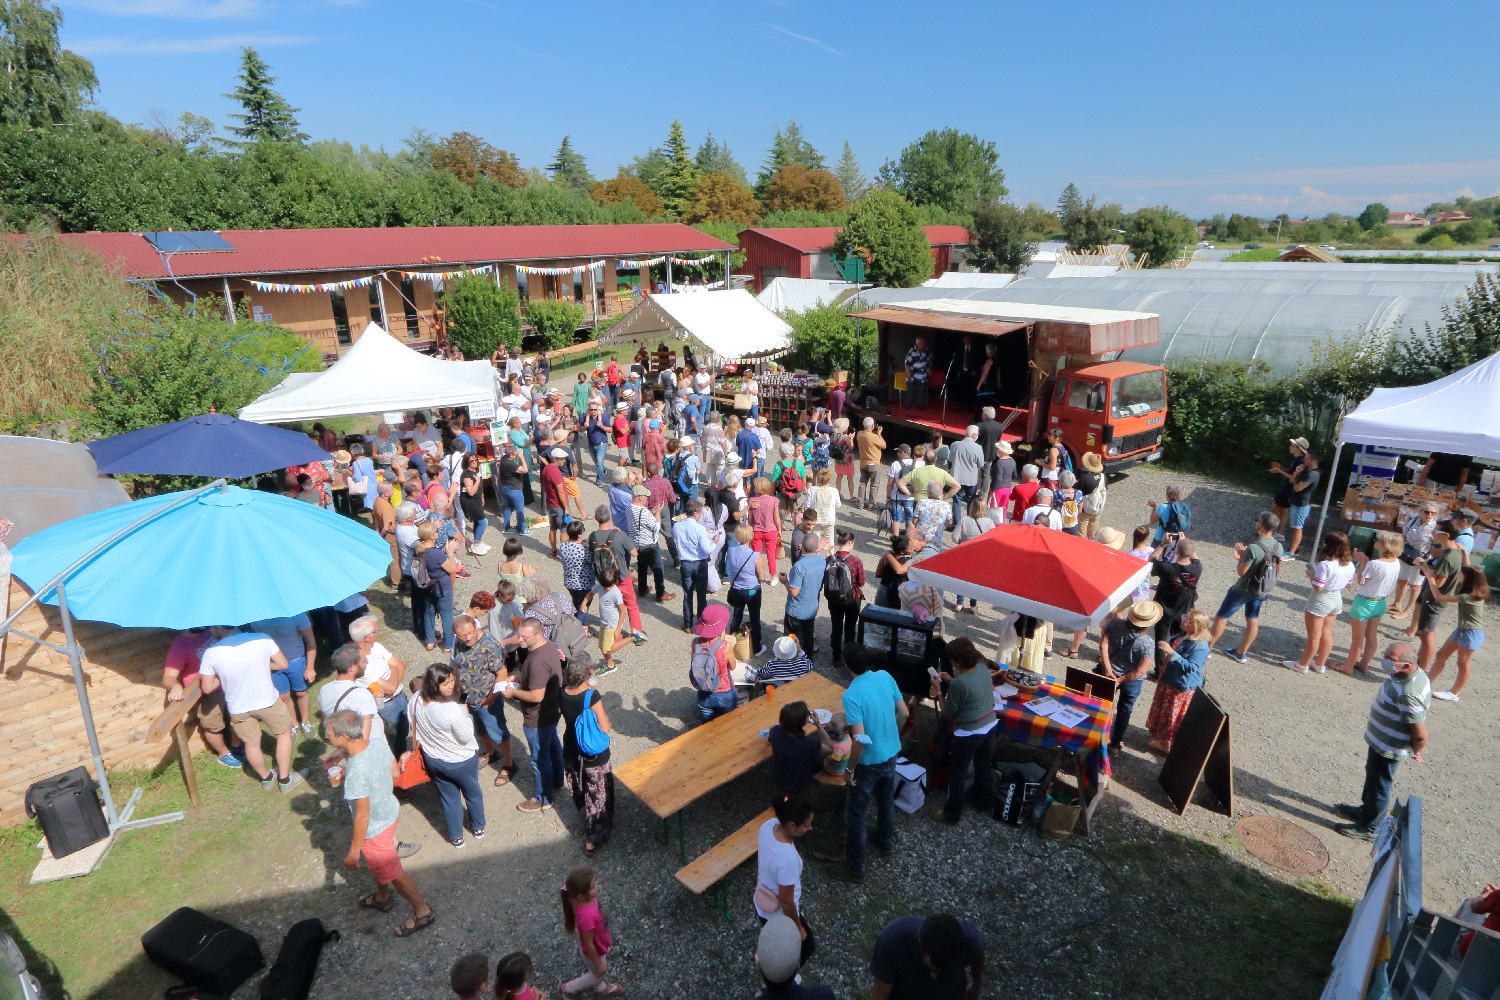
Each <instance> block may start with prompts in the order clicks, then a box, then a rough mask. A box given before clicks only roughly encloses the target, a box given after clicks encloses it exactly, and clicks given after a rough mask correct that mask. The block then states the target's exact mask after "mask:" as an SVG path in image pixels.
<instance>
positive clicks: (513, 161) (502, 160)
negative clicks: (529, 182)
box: [428, 132, 526, 187]
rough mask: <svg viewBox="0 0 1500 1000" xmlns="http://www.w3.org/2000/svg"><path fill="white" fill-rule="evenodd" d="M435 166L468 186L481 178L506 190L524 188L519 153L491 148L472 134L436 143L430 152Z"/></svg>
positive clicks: (448, 137) (524, 181) (447, 138)
mask: <svg viewBox="0 0 1500 1000" xmlns="http://www.w3.org/2000/svg"><path fill="white" fill-rule="evenodd" d="M428 156H429V157H431V159H432V165H433V167H434V168H436V169H438V170H446V171H447V172H448V173H450V174H452V175H453V176H454V177H457V178H458V179H459V180H461V181H463V182H464V183H465V184H473V183H474V182H475V181H477V180H478V179H479V178H481V177H488V178H489V179H490V180H492V181H495V182H497V183H499V184H504V185H506V186H507V187H523V186H524V185H525V183H526V179H525V177H524V175H522V173H521V161H520V160H519V159H517V158H516V154H514V153H511V152H507V151H506V150H503V149H500V148H498V147H496V146H492V145H490V143H488V142H487V141H485V140H484V139H481V138H480V137H479V136H477V135H475V134H474V133H472V132H454V133H453V134H452V135H446V136H444V137H443V138H441V139H439V140H438V141H437V142H435V143H434V144H433V146H432V148H431V149H430V150H429V151H428Z"/></svg>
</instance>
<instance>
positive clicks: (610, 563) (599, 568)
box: [593, 529, 625, 582]
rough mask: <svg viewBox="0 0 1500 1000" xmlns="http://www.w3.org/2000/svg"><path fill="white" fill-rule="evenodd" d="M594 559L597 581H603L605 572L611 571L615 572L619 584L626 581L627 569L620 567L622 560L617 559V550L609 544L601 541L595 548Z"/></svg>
mask: <svg viewBox="0 0 1500 1000" xmlns="http://www.w3.org/2000/svg"><path fill="white" fill-rule="evenodd" d="M616 530H618V529H616ZM593 559H594V579H595V580H603V579H604V572H605V570H611V569H612V570H614V571H615V575H616V580H617V582H618V581H619V580H624V579H625V567H624V566H621V565H620V560H618V559H616V558H615V550H614V549H612V548H610V547H609V544H608V543H607V542H604V541H600V542H599V543H598V544H596V545H595V546H594V551H593Z"/></svg>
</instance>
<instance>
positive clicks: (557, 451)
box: [547, 448, 568, 458]
mask: <svg viewBox="0 0 1500 1000" xmlns="http://www.w3.org/2000/svg"><path fill="white" fill-rule="evenodd" d="M547 454H549V455H551V456H552V457H553V458H567V457H568V449H566V448H553V449H552V450H551V451H549V452H547Z"/></svg>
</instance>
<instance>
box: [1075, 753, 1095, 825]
mask: <svg viewBox="0 0 1500 1000" xmlns="http://www.w3.org/2000/svg"><path fill="white" fill-rule="evenodd" d="M1068 756H1070V757H1072V758H1073V776H1074V778H1075V779H1076V780H1077V781H1078V799H1079V805H1081V806H1082V807H1083V808H1081V809H1079V810H1078V825H1079V827H1081V828H1082V833H1083V835H1084V836H1085V837H1087V836H1088V835H1089V817H1090V816H1091V815H1092V814H1093V811H1094V803H1095V802H1097V801H1098V800H1099V791H1100V790H1099V789H1096V790H1095V792H1094V797H1093V798H1089V797H1088V793H1087V792H1085V791H1084V787H1085V786H1084V783H1083V758H1082V757H1080V756H1079V755H1078V754H1076V753H1070V754H1069V755H1068Z"/></svg>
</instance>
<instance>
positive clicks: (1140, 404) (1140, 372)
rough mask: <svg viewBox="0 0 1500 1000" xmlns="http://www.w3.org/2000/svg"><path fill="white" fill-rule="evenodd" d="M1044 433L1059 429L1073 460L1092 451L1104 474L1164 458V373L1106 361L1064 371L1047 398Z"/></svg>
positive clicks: (1158, 368) (1151, 367) (1131, 363)
mask: <svg viewBox="0 0 1500 1000" xmlns="http://www.w3.org/2000/svg"><path fill="white" fill-rule="evenodd" d="M1047 399H1048V403H1047V415H1046V419H1045V421H1044V426H1045V429H1046V430H1049V431H1050V430H1051V429H1052V428H1054V427H1061V428H1062V432H1063V443H1064V444H1065V445H1066V446H1067V447H1068V450H1069V451H1071V452H1072V453H1073V454H1074V456H1075V457H1081V456H1082V455H1083V454H1084V453H1085V452H1090V451H1091V452H1094V453H1096V454H1098V455H1099V457H1100V458H1101V459H1102V460H1103V461H1104V471H1105V472H1110V473H1113V472H1123V471H1124V470H1126V469H1128V468H1130V467H1131V466H1134V465H1138V464H1140V463H1141V462H1154V461H1156V460H1157V459H1159V458H1161V455H1162V433H1163V431H1164V429H1165V425H1166V419H1167V373H1166V370H1165V369H1164V368H1162V367H1161V366H1160V365H1146V364H1138V363H1136V362H1134V361H1105V362H1101V363H1098V364H1090V365H1083V366H1080V367H1078V368H1066V369H1063V370H1062V371H1060V372H1058V373H1057V375H1056V376H1055V377H1054V382H1053V385H1052V392H1051V395H1050V396H1048V397H1047Z"/></svg>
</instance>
